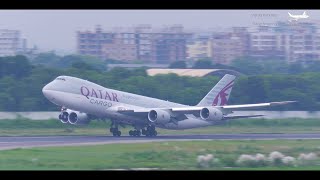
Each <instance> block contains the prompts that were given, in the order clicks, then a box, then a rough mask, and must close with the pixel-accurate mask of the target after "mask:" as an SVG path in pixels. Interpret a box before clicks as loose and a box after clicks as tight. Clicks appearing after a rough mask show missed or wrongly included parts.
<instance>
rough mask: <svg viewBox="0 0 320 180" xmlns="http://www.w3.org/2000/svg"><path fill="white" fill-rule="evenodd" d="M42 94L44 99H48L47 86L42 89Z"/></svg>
mask: <svg viewBox="0 0 320 180" xmlns="http://www.w3.org/2000/svg"><path fill="white" fill-rule="evenodd" d="M42 93H43V95H44V96H45V97H47V98H48V84H47V85H45V86H44V87H43V88H42Z"/></svg>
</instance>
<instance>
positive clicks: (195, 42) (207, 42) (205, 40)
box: [187, 33, 212, 60]
mask: <svg viewBox="0 0 320 180" xmlns="http://www.w3.org/2000/svg"><path fill="white" fill-rule="evenodd" d="M210 35H211V33H210V34H209V35H202V34H197V35H196V37H194V38H193V39H192V40H191V41H190V42H189V43H188V44H187V58H188V59H191V60H199V59H211V58H212V39H211V36H210Z"/></svg>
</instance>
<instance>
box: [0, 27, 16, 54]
mask: <svg viewBox="0 0 320 180" xmlns="http://www.w3.org/2000/svg"><path fill="white" fill-rule="evenodd" d="M20 35H21V34H20V31H18V30H8V29H0V56H15V55H17V53H18V52H19V50H20V49H21V38H20Z"/></svg>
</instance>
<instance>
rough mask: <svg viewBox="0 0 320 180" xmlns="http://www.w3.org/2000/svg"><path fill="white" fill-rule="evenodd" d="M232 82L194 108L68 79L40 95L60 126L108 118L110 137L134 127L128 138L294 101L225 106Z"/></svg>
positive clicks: (229, 79)
mask: <svg viewBox="0 0 320 180" xmlns="http://www.w3.org/2000/svg"><path fill="white" fill-rule="evenodd" d="M234 80H235V76H233V75H229V74H226V75H225V76H224V77H223V78H222V79H221V80H220V81H219V82H218V83H217V84H216V85H215V86H214V87H213V88H212V89H211V90H210V92H209V93H208V94H207V95H206V96H205V97H204V98H203V99H202V100H201V101H200V102H199V103H198V104H197V105H196V106H188V105H183V104H178V103H173V102H169V101H164V100H160V99H156V98H151V97H146V96H142V95H136V94H132V93H127V92H122V91H117V90H114V89H108V88H105V87H102V86H100V85H98V84H95V83H92V82H89V81H87V80H83V79H79V78H76V77H70V76H59V77H57V78H56V79H54V80H53V81H52V82H50V83H49V84H47V85H46V86H45V87H43V89H42V92H43V94H44V96H45V97H46V98H47V99H48V100H49V101H51V102H52V103H54V104H56V105H58V106H61V107H62V108H61V113H60V115H59V119H60V121H61V122H62V123H70V124H88V123H89V122H90V120H91V119H93V117H95V118H102V119H104V118H108V119H111V121H112V126H111V128H110V132H111V133H112V134H113V136H120V135H121V132H120V131H119V129H118V125H119V124H129V125H132V126H133V127H134V130H130V131H129V135H130V136H141V134H142V135H145V136H156V135H157V131H156V129H155V128H156V127H159V128H165V129H176V130H178V129H190V128H198V127H204V126H212V125H217V124H221V123H223V122H225V121H227V120H229V119H237V118H245V117H256V116H259V115H254V116H229V114H231V113H232V111H234V110H238V109H246V108H252V107H264V106H274V105H284V104H288V103H291V102H295V101H282V102H269V103H259V104H242V105H226V103H227V101H228V99H229V97H230V93H231V90H232V87H233V84H234Z"/></svg>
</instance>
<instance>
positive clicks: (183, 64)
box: [169, 61, 187, 69]
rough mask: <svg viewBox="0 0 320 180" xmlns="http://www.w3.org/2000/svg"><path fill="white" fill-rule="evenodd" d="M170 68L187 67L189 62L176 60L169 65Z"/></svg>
mask: <svg viewBox="0 0 320 180" xmlns="http://www.w3.org/2000/svg"><path fill="white" fill-rule="evenodd" d="M169 68H172V69H186V68H187V64H186V62H185V61H175V62H173V63H171V64H170V65H169Z"/></svg>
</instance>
